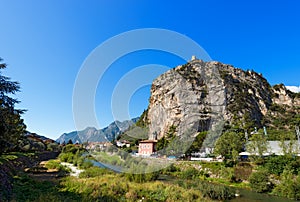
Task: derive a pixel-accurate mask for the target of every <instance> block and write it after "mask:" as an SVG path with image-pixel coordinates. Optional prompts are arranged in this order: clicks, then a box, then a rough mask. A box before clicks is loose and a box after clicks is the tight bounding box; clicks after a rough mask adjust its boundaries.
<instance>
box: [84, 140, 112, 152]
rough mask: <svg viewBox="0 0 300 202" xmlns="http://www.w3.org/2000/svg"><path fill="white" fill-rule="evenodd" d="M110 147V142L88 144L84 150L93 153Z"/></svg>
mask: <svg viewBox="0 0 300 202" xmlns="http://www.w3.org/2000/svg"><path fill="white" fill-rule="evenodd" d="M110 146H112V144H111V143H110V142H89V143H88V145H87V146H86V149H87V150H93V151H103V150H105V149H106V148H107V147H110Z"/></svg>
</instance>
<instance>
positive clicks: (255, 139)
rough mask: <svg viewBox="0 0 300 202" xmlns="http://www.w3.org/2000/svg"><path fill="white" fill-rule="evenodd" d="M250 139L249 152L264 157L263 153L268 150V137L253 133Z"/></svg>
mask: <svg viewBox="0 0 300 202" xmlns="http://www.w3.org/2000/svg"><path fill="white" fill-rule="evenodd" d="M249 140H250V141H249V142H248V144H247V151H249V153H251V154H255V155H258V156H259V157H262V156H263V154H264V153H265V152H267V151H268V142H267V138H266V137H265V136H264V135H263V134H261V133H256V134H253V135H252V136H251V138H250V139H249Z"/></svg>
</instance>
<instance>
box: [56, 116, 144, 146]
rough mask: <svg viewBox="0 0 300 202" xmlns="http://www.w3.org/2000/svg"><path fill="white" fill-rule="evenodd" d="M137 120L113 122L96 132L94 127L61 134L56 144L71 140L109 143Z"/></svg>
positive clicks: (74, 141)
mask: <svg viewBox="0 0 300 202" xmlns="http://www.w3.org/2000/svg"><path fill="white" fill-rule="evenodd" d="M138 119H139V118H138V117H137V118H133V119H131V120H125V121H114V122H112V123H111V124H109V125H108V126H107V127H104V128H102V129H99V130H97V129H96V128H95V127H90V126H88V127H86V128H85V129H84V130H81V131H72V132H69V133H63V134H62V135H60V136H59V137H58V138H57V139H56V142H58V143H60V144H62V143H64V142H65V143H67V142H68V141H69V140H72V142H73V143H76V142H78V143H83V142H111V141H112V140H113V139H115V138H117V137H118V135H119V134H120V133H122V132H124V131H126V130H127V129H128V128H129V127H130V126H131V125H133V124H134V123H136V122H137V120H138Z"/></svg>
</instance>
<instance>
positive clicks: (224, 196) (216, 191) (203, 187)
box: [199, 182, 235, 200]
mask: <svg viewBox="0 0 300 202" xmlns="http://www.w3.org/2000/svg"><path fill="white" fill-rule="evenodd" d="M199 189H200V192H201V193H202V195H203V197H209V198H211V199H213V200H228V199H231V198H233V197H234V194H235V192H234V190H232V189H230V188H229V187H227V186H224V185H217V184H210V183H205V182H201V184H199Z"/></svg>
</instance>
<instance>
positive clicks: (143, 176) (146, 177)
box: [125, 172, 159, 183]
mask: <svg viewBox="0 0 300 202" xmlns="http://www.w3.org/2000/svg"><path fill="white" fill-rule="evenodd" d="M158 176H159V172H149V173H138V174H135V173H126V174H125V177H126V178H127V179H128V180H129V181H131V182H139V183H141V182H149V181H154V180H156V179H157V178H158Z"/></svg>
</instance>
